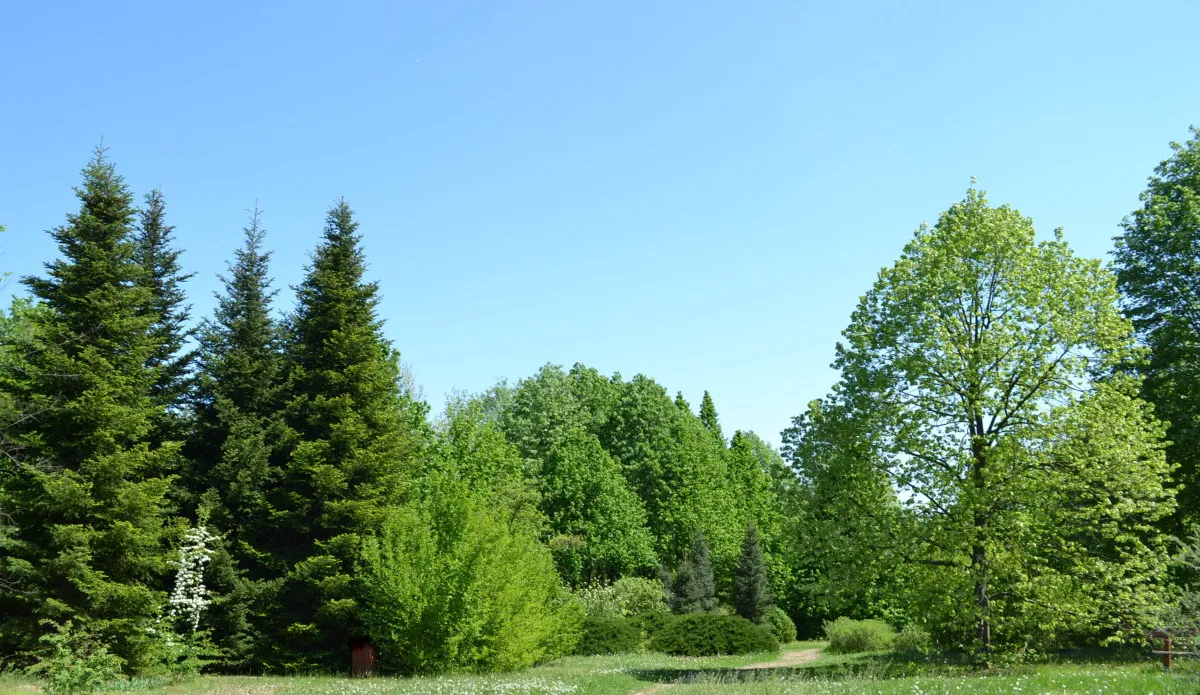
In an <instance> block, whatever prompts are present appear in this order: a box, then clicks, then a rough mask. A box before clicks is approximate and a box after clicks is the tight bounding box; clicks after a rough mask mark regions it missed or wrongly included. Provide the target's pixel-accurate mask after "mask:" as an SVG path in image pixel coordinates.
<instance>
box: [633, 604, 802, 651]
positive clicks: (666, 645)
mask: <svg viewBox="0 0 1200 695" xmlns="http://www.w3.org/2000/svg"><path fill="white" fill-rule="evenodd" d="M650 648H651V649H653V650H654V651H659V652H665V653H667V654H673V655H676V656H715V655H718V654H750V653H753V652H773V651H776V650H778V649H779V643H778V642H776V641H775V636H774V635H772V634H771V631H770V630H769V629H767V628H766V627H764V626H762V625H755V624H754V623H752V622H750V621H749V620H746V619H745V618H740V617H738V616H736V615H719V614H716V613H689V614H688V615H680V616H677V617H674V618H671V619H670V620H669V621H667V624H666V625H665V626H664V627H663V628H662V629H661V630H659V631H658V634H656V635H654V637H653V638H652V639H651V640H650Z"/></svg>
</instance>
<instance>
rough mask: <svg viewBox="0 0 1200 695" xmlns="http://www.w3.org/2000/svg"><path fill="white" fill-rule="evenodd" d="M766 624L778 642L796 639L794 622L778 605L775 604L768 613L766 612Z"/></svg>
mask: <svg viewBox="0 0 1200 695" xmlns="http://www.w3.org/2000/svg"><path fill="white" fill-rule="evenodd" d="M766 625H767V626H768V627H769V628H770V629H771V634H772V635H775V639H776V640H777V641H778V642H779V643H780V644H789V643H791V642H795V641H796V623H794V622H792V619H791V617H790V616H788V614H787V613H786V612H785V611H784V610H783V609H782V608H780V607H779V606H775V607H774V608H772V609H771V612H770V613H767V618H766Z"/></svg>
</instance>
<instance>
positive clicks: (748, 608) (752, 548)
mask: <svg viewBox="0 0 1200 695" xmlns="http://www.w3.org/2000/svg"><path fill="white" fill-rule="evenodd" d="M733 606H734V608H735V609H737V614H738V615H740V616H742V617H743V618H745V619H746V620H753V621H754V622H756V623H757V622H762V621H763V619H765V618H766V617H767V615H768V614H769V613H770V612H771V609H772V608H774V607H775V597H774V595H773V594H772V593H771V584H770V582H769V580H768V579H767V564H766V562H765V561H764V560H763V554H762V548H761V547H760V546H759V543H758V529H757V528H755V526H754V524H753V523H751V524H750V525H749V526H747V527H746V540H745V541H743V542H742V555H741V557H739V558H738V564H737V569H736V570H735V571H734V576H733Z"/></svg>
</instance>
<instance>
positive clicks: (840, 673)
mask: <svg viewBox="0 0 1200 695" xmlns="http://www.w3.org/2000/svg"><path fill="white" fill-rule="evenodd" d="M823 648H824V644H823V643H820V642H796V643H793V644H790V645H788V646H787V647H785V648H784V650H783V652H782V655H781V656H777V655H773V654H754V655H746V656H736V657H711V658H679V657H669V656H663V655H661V654H624V655H616V656H591V657H568V658H564V659H559V660H558V661H555V662H553V663H549V664H545V665H543V666H539V667H536V668H532V669H529V670H527V671H523V672H520V673H510V674H498V675H487V676H475V675H460V676H442V677H436V678H371V679H365V680H350V679H348V678H339V677H331V676H293V677H248V676H247V677H230V676H204V677H201V678H196V679H194V680H191V681H187V682H183V683H173V684H165V683H162V682H159V681H154V680H135V681H132V682H129V683H124V684H121V687H119V688H118V689H116V690H113V691H106V692H143V693H164V694H165V695H240V694H243V693H245V694H247V695H516V694H518V693H531V694H535V695H567V694H571V695H626V694H628V693H645V694H646V695H659V694H661V695H784V694H793V693H794V694H795V695H867V694H872V695H874V694H875V693H879V694H880V695H900V694H901V693H903V694H905V695H975V694H979V695H999V694H1001V693H1004V694H1014V695H1016V694H1021V695H1033V694H1041V693H1047V694H1048V693H1055V694H1069V695H1084V694H1087V695H1093V694H1094V695H1124V694H1126V693H1128V694H1130V695H1143V694H1144V695H1150V694H1151V693H1153V694H1154V695H1175V694H1179V695H1184V694H1187V695H1194V694H1196V693H1200V669H1197V668H1196V667H1195V666H1193V665H1190V664H1184V665H1181V668H1180V669H1178V670H1175V671H1172V672H1170V673H1166V672H1164V671H1163V670H1162V669H1161V668H1160V667H1159V666H1157V665H1156V664H1155V662H1153V661H1151V660H1150V659H1149V657H1148V656H1147V657H1145V658H1139V657H1137V656H1135V657H1134V658H1128V657H1127V658H1125V659H1110V660H1103V659H1096V658H1095V657H1092V658H1088V659H1079V660H1077V662H1076V663H1055V664H1047V665H1038V666H1019V667H1013V668H1008V669H995V670H992V671H989V672H978V671H970V670H967V669H965V668H963V667H959V666H955V665H953V664H949V663H938V662H937V661H932V660H931V661H926V662H913V661H912V660H908V659H903V658H900V657H898V656H896V655H891V654H866V655H850V656H843V655H836V654H829V653H828V652H825V651H823ZM789 657H790V658H789ZM781 658H783V659H784V660H790V661H792V662H793V663H791V664H789V665H784V666H782V667H779V668H769V669H768V668H755V669H753V670H745V669H743V668H742V667H745V666H748V665H762V664H763V663H764V662H774V661H776V660H778V659H781ZM39 690H40V688H39V687H38V685H37V683H36V682H35V681H32V680H28V679H24V678H20V677H15V676H2V677H0V695H31V694H32V693H36V692H38V691H39Z"/></svg>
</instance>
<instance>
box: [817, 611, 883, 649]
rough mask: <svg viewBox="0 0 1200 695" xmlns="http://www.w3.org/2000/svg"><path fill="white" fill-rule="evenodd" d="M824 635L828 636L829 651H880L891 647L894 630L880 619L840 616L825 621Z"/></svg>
mask: <svg viewBox="0 0 1200 695" xmlns="http://www.w3.org/2000/svg"><path fill="white" fill-rule="evenodd" d="M825 636H826V637H828V638H829V651H831V652H837V653H841V654H848V653H853V652H882V651H886V650H888V649H891V648H892V643H893V642H894V641H895V640H896V631H895V630H893V629H892V627H891V626H890V625H888V624H887V623H885V622H883V621H882V620H852V619H850V618H846V617H842V618H838V619H837V620H834V621H833V622H826V623H825Z"/></svg>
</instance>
